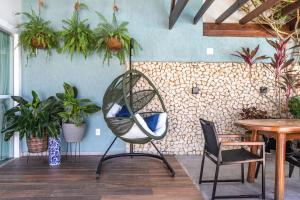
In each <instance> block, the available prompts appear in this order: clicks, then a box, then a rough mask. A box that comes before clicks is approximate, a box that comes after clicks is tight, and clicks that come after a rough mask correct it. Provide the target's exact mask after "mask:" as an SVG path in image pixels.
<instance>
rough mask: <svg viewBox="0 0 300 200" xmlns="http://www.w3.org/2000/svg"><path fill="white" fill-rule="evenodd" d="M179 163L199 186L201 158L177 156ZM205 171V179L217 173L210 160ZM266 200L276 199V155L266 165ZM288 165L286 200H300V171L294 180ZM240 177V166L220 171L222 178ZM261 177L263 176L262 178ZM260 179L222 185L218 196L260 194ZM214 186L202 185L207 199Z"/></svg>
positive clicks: (295, 171) (295, 172)
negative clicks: (254, 181)
mask: <svg viewBox="0 0 300 200" xmlns="http://www.w3.org/2000/svg"><path fill="white" fill-rule="evenodd" d="M177 159H178V161H179V162H180V163H181V164H182V166H183V167H184V168H185V170H186V171H187V172H188V174H189V176H190V177H191V178H192V179H193V182H194V183H195V184H196V185H197V186H198V180H199V171H200V163H201V156H177ZM205 165H206V167H205V170H204V177H203V178H210V179H212V178H213V174H214V172H215V165H214V164H213V163H212V162H211V161H209V160H208V159H207V160H206V162H205ZM266 168H267V170H266V198H267V199H273V198H274V197H273V196H274V171H275V157H274V155H267V164H266ZM287 170H288V165H287V166H286V193H285V197H286V198H285V199H287V200H299V199H300V176H299V169H298V168H295V170H294V174H293V177H292V178H288V177H287V174H288V171H287ZM246 173H247V167H246V168H245V176H246ZM239 177H240V165H236V166H222V167H221V169H220V178H239ZM260 177H261V176H260ZM260 183H261V182H260V179H259V180H258V181H257V182H256V183H254V184H249V183H247V182H246V183H245V184H244V185H243V184H241V183H220V184H218V187H217V195H218V194H223V195H226V194H231V195H234V194H251V193H252V194H254V193H258V192H260V188H261V185H260ZM212 186H213V185H212V184H211V183H205V184H201V185H200V188H201V191H202V192H204V193H205V194H204V195H205V196H206V198H207V199H208V197H209V198H210V196H211V192H212Z"/></svg>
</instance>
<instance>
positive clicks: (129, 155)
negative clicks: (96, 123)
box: [96, 137, 175, 178]
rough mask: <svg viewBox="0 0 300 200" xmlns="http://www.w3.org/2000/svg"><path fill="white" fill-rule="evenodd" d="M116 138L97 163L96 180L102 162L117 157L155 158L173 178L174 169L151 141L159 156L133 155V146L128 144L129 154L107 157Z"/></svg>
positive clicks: (148, 154)
mask: <svg viewBox="0 0 300 200" xmlns="http://www.w3.org/2000/svg"><path fill="white" fill-rule="evenodd" d="M117 138H118V137H115V139H114V140H113V142H112V143H111V144H110V145H109V147H108V149H107V150H106V151H105V153H104V155H103V156H102V158H101V159H100V161H99V164H98V167H97V171H96V178H99V177H100V174H101V169H102V165H103V162H104V161H106V160H109V159H112V158H119V157H131V158H132V157H134V156H136V157H138V156H139V157H150V158H156V159H159V160H161V161H162V162H163V163H164V164H165V165H166V167H167V168H168V170H169V171H170V176H171V177H174V176H175V171H174V169H173V168H172V167H171V165H170V164H169V162H168V161H167V160H166V158H165V157H164V155H163V154H162V153H161V152H160V151H159V150H158V148H157V147H156V146H155V144H154V143H153V142H152V141H151V144H152V145H153V146H154V148H155V149H156V151H157V152H158V154H159V155H155V154H150V153H135V152H134V151H133V144H130V153H121V154H115V155H109V156H107V153H108V152H109V150H110V149H111V147H112V145H113V144H114V143H115V142H116V140H117Z"/></svg>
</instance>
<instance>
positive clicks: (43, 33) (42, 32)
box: [17, 10, 59, 57]
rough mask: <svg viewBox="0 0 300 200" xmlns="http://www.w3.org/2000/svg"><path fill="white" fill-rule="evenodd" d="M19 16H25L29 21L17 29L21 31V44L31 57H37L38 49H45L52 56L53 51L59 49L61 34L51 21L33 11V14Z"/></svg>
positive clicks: (24, 13)
mask: <svg viewBox="0 0 300 200" xmlns="http://www.w3.org/2000/svg"><path fill="white" fill-rule="evenodd" d="M17 15H24V16H25V17H26V19H27V20H28V21H27V22H24V23H21V24H19V25H18V26H17V28H19V29H21V34H20V43H19V44H20V45H21V46H22V48H23V50H24V51H26V52H27V53H28V55H29V57H31V56H36V55H37V52H38V51H37V50H38V49H44V50H46V51H47V53H48V55H50V54H51V50H52V49H55V48H58V46H59V34H58V33H57V32H56V31H55V30H54V29H53V28H52V27H51V25H50V21H46V20H44V19H43V18H41V17H40V16H39V15H37V14H36V13H35V12H34V11H33V10H31V13H29V12H21V13H17Z"/></svg>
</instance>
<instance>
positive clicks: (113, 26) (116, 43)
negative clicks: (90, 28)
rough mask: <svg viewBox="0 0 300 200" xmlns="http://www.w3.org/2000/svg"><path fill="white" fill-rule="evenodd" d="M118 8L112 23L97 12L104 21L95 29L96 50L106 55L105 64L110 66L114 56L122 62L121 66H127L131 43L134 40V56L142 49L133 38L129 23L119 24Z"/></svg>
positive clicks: (115, 8) (115, 9)
mask: <svg viewBox="0 0 300 200" xmlns="http://www.w3.org/2000/svg"><path fill="white" fill-rule="evenodd" d="M117 10H118V8H117V7H116V6H114V13H113V18H112V22H111V23H110V22H109V21H108V20H107V19H106V18H105V17H104V16H103V15H101V14H100V13H98V12H97V14H98V16H99V17H100V19H101V20H102V22H101V23H99V24H98V26H97V28H96V29H95V31H94V32H95V38H96V50H97V52H98V53H99V54H103V55H104V59H103V62H105V61H107V62H108V64H109V61H110V59H112V58H113V57H114V56H115V57H117V58H118V59H119V61H120V64H125V58H126V57H127V56H128V55H129V51H130V41H131V40H132V41H133V42H132V46H133V47H132V48H133V54H135V53H137V50H139V49H141V47H140V45H139V44H138V43H137V42H136V41H135V40H134V39H132V38H131V36H130V34H129V32H128V29H127V25H128V22H121V23H118V21H117V17H116V11H117Z"/></svg>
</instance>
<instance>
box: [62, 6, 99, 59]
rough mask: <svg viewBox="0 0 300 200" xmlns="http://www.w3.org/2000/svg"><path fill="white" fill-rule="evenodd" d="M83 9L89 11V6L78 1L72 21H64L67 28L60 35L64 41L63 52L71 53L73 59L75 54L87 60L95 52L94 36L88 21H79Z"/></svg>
mask: <svg viewBox="0 0 300 200" xmlns="http://www.w3.org/2000/svg"><path fill="white" fill-rule="evenodd" d="M81 9H87V6H86V5H85V4H83V3H79V2H78V1H77V2H76V3H75V6H74V12H73V15H72V17H71V19H67V20H63V23H64V24H66V26H64V27H63V31H62V32H61V33H60V34H61V37H62V39H63V47H62V49H61V51H62V52H63V53H66V52H68V53H70V54H71V58H73V55H74V54H75V53H79V54H80V53H81V54H83V55H84V57H85V58H86V57H87V56H88V55H89V54H90V53H91V52H92V51H93V44H94V34H93V31H92V30H91V29H90V28H89V24H87V19H85V20H80V19H79V11H80V10H81Z"/></svg>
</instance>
